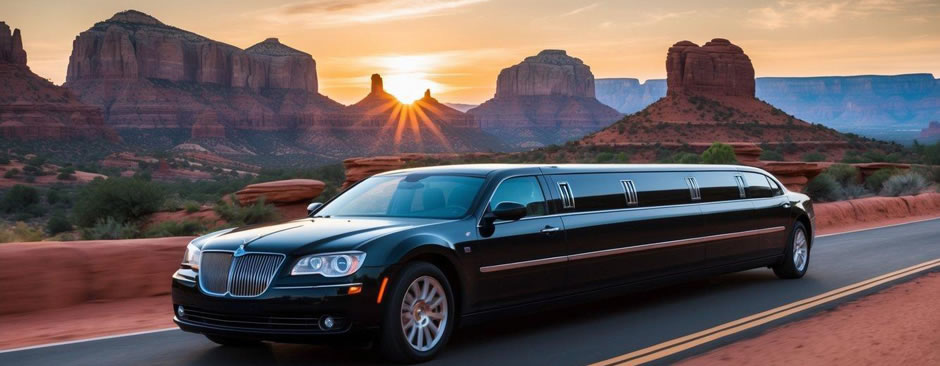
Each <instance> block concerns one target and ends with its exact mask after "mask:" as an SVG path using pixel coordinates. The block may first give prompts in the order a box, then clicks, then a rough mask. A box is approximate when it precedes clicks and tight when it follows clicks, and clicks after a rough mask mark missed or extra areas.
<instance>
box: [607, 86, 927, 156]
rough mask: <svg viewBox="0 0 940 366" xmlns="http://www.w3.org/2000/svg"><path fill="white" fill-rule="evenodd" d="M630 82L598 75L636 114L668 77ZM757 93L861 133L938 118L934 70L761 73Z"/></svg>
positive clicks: (611, 98)
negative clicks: (800, 74)
mask: <svg viewBox="0 0 940 366" xmlns="http://www.w3.org/2000/svg"><path fill="white" fill-rule="evenodd" d="M632 80H636V79H619V78H618V79H597V81H596V84H597V99H598V100H600V101H601V102H603V103H604V104H607V105H609V106H611V107H613V108H614V109H617V110H618V111H620V112H621V113H634V112H636V111H639V110H641V109H643V108H646V106H648V105H650V104H652V103H653V102H655V101H656V100H658V99H659V98H661V97H664V96H666V86H665V82H666V81H665V80H664V79H651V80H647V81H646V82H645V83H643V84H639V82H632ZM755 95H756V96H757V98H758V99H761V100H763V101H765V102H767V103H770V104H773V105H775V106H777V107H778V108H780V109H782V110H785V111H788V112H791V113H793V115H794V116H795V117H797V118H800V119H803V120H807V121H814V122H818V123H821V124H823V125H826V126H828V127H832V128H836V129H839V130H842V131H848V132H857V133H860V134H872V133H874V132H875V131H876V130H884V129H891V130H897V129H908V130H911V129H916V128H920V127H922V126H923V123H924V121H931V120H937V119H940V80H937V79H935V78H934V76H933V75H931V74H908V75H857V76H820V77H760V78H757V79H756V83H755ZM915 135H916V134H915ZM913 137H914V135H912V136H911V138H913ZM908 140H909V139H908Z"/></svg>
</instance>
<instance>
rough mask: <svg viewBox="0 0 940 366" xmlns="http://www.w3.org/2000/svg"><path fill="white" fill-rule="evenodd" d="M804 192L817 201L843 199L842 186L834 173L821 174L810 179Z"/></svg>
mask: <svg viewBox="0 0 940 366" xmlns="http://www.w3.org/2000/svg"><path fill="white" fill-rule="evenodd" d="M803 192H804V193H806V194H807V195H809V196H810V197H812V198H813V200H815V201H820V202H830V201H838V200H840V199H842V187H841V186H840V185H839V182H838V181H836V179H835V178H833V177H832V175H829V174H825V173H824V174H820V175H817V176H816V178H813V180H811V181H809V183H808V184H807V185H806V188H805V189H804V190H803Z"/></svg>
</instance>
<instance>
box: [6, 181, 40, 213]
mask: <svg viewBox="0 0 940 366" xmlns="http://www.w3.org/2000/svg"><path fill="white" fill-rule="evenodd" d="M38 203H39V191H38V190H37V189H36V188H33V187H30V186H24V185H22V184H17V185H15V186H13V188H10V190H9V191H8V192H7V193H6V194H4V195H3V199H2V200H0V211H3V212H6V213H10V212H21V211H26V210H28V209H29V208H31V206H34V205H36V204H38Z"/></svg>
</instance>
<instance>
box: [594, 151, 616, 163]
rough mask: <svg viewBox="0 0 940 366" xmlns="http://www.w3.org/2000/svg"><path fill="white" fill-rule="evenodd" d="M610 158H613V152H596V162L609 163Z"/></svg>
mask: <svg viewBox="0 0 940 366" xmlns="http://www.w3.org/2000/svg"><path fill="white" fill-rule="evenodd" d="M611 160H614V154H613V153H609V152H602V153H600V154H597V157H596V158H595V161H597V162H598V163H609V162H610V161H611Z"/></svg>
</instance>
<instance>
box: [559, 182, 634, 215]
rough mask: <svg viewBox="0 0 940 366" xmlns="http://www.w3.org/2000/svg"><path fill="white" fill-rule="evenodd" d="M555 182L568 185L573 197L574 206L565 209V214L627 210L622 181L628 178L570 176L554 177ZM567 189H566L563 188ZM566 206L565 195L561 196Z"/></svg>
mask: <svg viewBox="0 0 940 366" xmlns="http://www.w3.org/2000/svg"><path fill="white" fill-rule="evenodd" d="M552 179H554V180H555V182H557V183H559V184H561V183H568V185H567V187H568V188H567V189H568V190H570V191H571V194H572V196H573V200H574V202H573V204H574V205H573V206H574V207H571V206H572V205H570V204H569V205H568V207H564V210H565V212H586V211H601V210H616V209H621V208H627V196H626V194H625V193H626V192H624V185H623V182H621V181H622V180H625V179H627V180H629V177H628V176H625V175H623V174H617V173H601V174H568V175H558V176H553V177H552ZM561 189H565V188H561ZM560 195H561V196H562V197H563V198H562V203H563V204H564V199H565V198H564V194H563V193H562V194H560Z"/></svg>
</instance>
